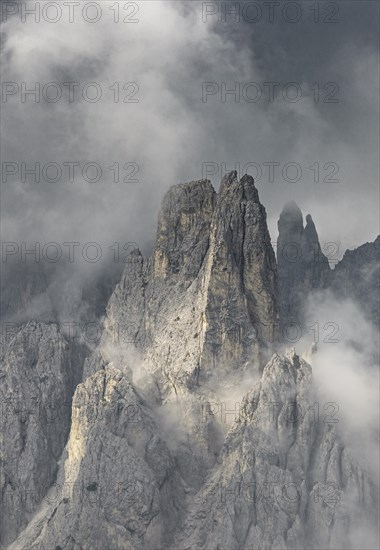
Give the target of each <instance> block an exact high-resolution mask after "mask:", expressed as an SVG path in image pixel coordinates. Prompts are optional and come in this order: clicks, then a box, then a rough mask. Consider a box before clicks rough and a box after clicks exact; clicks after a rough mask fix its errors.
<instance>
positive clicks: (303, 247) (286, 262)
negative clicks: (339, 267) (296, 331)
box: [277, 202, 331, 327]
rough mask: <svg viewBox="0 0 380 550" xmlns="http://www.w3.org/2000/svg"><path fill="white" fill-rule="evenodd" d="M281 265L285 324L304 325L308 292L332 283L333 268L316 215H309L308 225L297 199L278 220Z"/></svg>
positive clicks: (278, 252) (278, 257)
mask: <svg viewBox="0 0 380 550" xmlns="http://www.w3.org/2000/svg"><path fill="white" fill-rule="evenodd" d="M277 266H278V287H279V302H280V317H281V325H282V327H284V326H286V325H291V324H293V323H295V324H297V325H298V326H303V324H304V306H305V303H306V299H307V296H308V295H309V293H310V292H311V291H313V290H318V289H322V288H325V287H326V286H327V285H328V284H329V281H330V272H331V269H330V266H329V262H328V260H327V258H326V256H325V255H324V254H323V253H322V250H321V246H320V244H319V239H318V234H317V231H316V228H315V225H314V222H313V220H312V217H311V216H310V214H308V215H307V216H306V225H305V227H304V224H303V216H302V212H301V210H300V209H299V207H298V206H297V205H296V204H295V203H294V202H289V203H288V204H286V205H285V206H284V208H283V210H282V212H281V215H280V219H279V221H278V239H277Z"/></svg>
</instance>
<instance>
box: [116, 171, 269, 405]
mask: <svg viewBox="0 0 380 550" xmlns="http://www.w3.org/2000/svg"><path fill="white" fill-rule="evenodd" d="M277 318H278V312H277V276H276V263H275V256H274V252H273V249H272V247H271V243H270V237H269V233H268V229H267V225H266V213H265V209H264V207H263V206H262V205H261V203H260V201H259V197H258V192H257V189H256V188H255V185H254V182H253V179H252V178H251V177H250V176H244V177H243V178H242V180H241V181H238V180H237V177H236V172H232V173H230V174H228V175H227V176H225V178H224V179H223V181H222V184H221V188H220V191H219V193H218V194H217V193H216V192H215V191H214V189H213V188H212V186H211V184H210V182H209V181H205V180H202V181H196V182H191V183H190V184H186V185H178V186H174V187H173V188H171V189H170V190H169V191H168V193H167V195H166V196H165V198H164V200H163V204H162V208H161V212H160V215H159V221H158V229H157V239H156V247H155V250H154V253H153V256H152V258H150V259H148V260H144V259H143V258H142V256H141V255H140V254H139V252H138V251H136V252H135V253H134V254H132V255H131V256H130V261H129V265H128V266H127V267H126V270H125V272H124V275H123V278H122V281H121V283H120V284H119V285H118V286H117V288H116V290H115V293H114V294H113V296H112V297H111V300H110V302H109V306H108V309H107V322H106V329H107V331H108V334H109V336H110V337H111V338H113V339H114V338H115V334H117V337H118V338H119V339H120V340H121V341H122V342H124V343H126V344H129V343H135V344H136V345H137V347H138V348H139V349H140V350H141V351H142V353H143V356H144V357H145V358H146V359H147V360H148V362H149V363H150V364H151V365H152V369H153V371H154V372H156V374H157V376H159V378H160V388H161V391H162V394H163V396H164V395H166V394H167V392H168V391H173V389H174V390H175V389H176V386H177V384H181V385H185V386H186V387H189V388H191V387H192V386H194V385H197V384H202V383H204V382H206V381H207V380H208V379H210V377H212V376H214V375H215V374H216V375H221V374H226V373H231V372H233V371H237V372H241V368H242V367H243V366H245V367H246V368H248V369H251V370H253V371H256V372H259V370H260V366H261V367H262V364H261V361H262V359H261V353H262V352H263V351H265V346H266V343H267V338H265V337H263V333H264V332H266V331H269V330H270V326H272V325H273V323H275V322H276V321H277Z"/></svg>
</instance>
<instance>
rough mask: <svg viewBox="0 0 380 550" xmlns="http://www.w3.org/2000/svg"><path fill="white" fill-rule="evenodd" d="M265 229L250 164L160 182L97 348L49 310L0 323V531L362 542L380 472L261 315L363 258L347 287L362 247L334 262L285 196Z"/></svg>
mask: <svg viewBox="0 0 380 550" xmlns="http://www.w3.org/2000/svg"><path fill="white" fill-rule="evenodd" d="M278 227H279V238H278V247H277V260H276V257H275V254H274V251H273V249H272V245H271V240H270V236H269V232H268V227H267V219H266V211H265V208H264V206H263V205H262V204H261V203H260V200H259V195H258V190H257V188H256V187H255V184H254V181H253V179H252V178H251V177H250V176H247V175H246V176H244V177H243V178H242V179H241V180H240V181H239V180H238V178H237V174H236V172H232V173H229V174H227V175H226V176H225V177H224V178H223V180H222V182H221V186H220V189H219V191H218V192H216V191H215V190H214V188H213V187H212V185H211V183H210V182H209V181H208V180H200V181H193V182H190V183H187V184H180V185H175V186H173V187H171V188H170V189H169V191H168V192H167V193H166V195H165V197H164V199H163V201H162V206H161V210H160V213H159V217H158V225H157V235H156V242H155V247H154V250H153V253H152V255H151V256H150V257H148V258H144V257H143V255H142V254H141V252H140V251H139V250H138V249H135V250H134V251H133V252H132V253H131V254H130V256H129V257H128V261H127V264H126V266H125V270H124V273H123V275H122V277H121V280H120V282H119V283H118V284H117V285H116V288H115V289H114V291H113V293H112V295H111V297H110V299H109V301H108V305H107V308H106V314H105V318H104V323H103V325H104V329H103V334H102V338H101V341H100V343H99V345H98V346H97V347H96V348H92V349H91V350H90V349H87V350H84V348H83V346H74V345H73V343H72V342H71V341H69V340H68V339H67V336H66V335H65V334H63V333H62V332H61V330H60V329H59V326H58V325H57V324H56V323H54V322H51V323H43V322H37V321H29V322H27V323H24V324H20V325H19V326H18V327H17V330H15V331H14V332H12V333H11V334H9V335H8V337H7V338H5V340H4V341H3V342H2V345H1V359H2V362H1V370H0V375H1V381H2V384H1V390H0V391H1V394H2V403H3V404H4V405H3V410H2V413H3V414H2V417H1V422H2V439H1V448H0V460H1V477H0V482H1V492H2V493H1V494H2V507H1V509H2V511H1V517H0V543H1V545H2V546H1V547H2V548H4V549H9V550H21V549H28V550H53V549H55V550H161V549H169V550H196V549H204V550H227V549H228V550H231V549H239V550H253V549H255V550H280V549H283V550H291V549H292V550H293V549H299V550H301V549H310V550H317V549H324V550H327V549H336V550H338V549H342V548H345V549H354V548H368V549H369V548H377V547H378V539H377V535H376V522H377V515H378V481H377V480H376V478H375V476H374V475H373V474H372V473H371V472H370V471H368V469H367V468H366V467H365V466H364V465H363V464H361V463H360V460H359V459H358V457H357V455H356V454H355V453H354V452H352V449H351V446H350V442H349V441H347V440H346V439H345V434H344V432H341V431H340V430H339V426H338V425H337V423H336V418H335V417H334V414H333V412H334V411H333V412H332V413H331V411H330V410H328V411H327V413H331V414H326V411H325V413H324V415H323V417H322V416H321V413H320V410H319V407H318V405H319V403H318V399H319V397H318V392H317V390H316V387H315V383H314V379H313V369H312V366H311V365H310V364H309V363H308V362H307V361H306V360H305V358H304V357H302V356H301V354H300V353H299V352H298V353H297V351H298V350H297V351H296V350H295V349H294V348H291V349H288V350H287V351H285V350H284V348H283V342H282V338H281V332H280V331H278V327H281V326H283V325H284V324H285V323H286V322H288V321H289V319H291V320H293V321H296V322H298V323H300V324H302V323H303V308H304V305H305V301H306V299H307V297H308V295H309V294H310V293H311V292H312V291H313V290H320V289H323V288H329V289H331V291H332V292H335V290H334V288H335V286H336V285H338V286H341V281H342V279H343V280H344V281H347V283H346V284H345V285H344V286H345V288H350V285H352V284H353V283H352V281H353V278H354V277H356V276H357V274H358V273H361V274H362V273H365V274H367V275H368V276H367V278H366V279H365V281H364V282H363V283H362V284H361V286H360V289H361V290H360V291H358V299H360V296H362V295H364V294H365V292H366V291H365V289H366V288H367V287H366V285H369V286H370V287H371V288H372V286H373V285H374V276H373V273H374V272H375V270H376V268H378V265H379V258H378V256H375V254H373V255H372V256H371V257H370V258H369V262H368V261H367V260H365V261H366V264H367V265H366V266H364V265H363V261H364V260H363V257H364V256H368V254H369V253H368V251H367V248H368V247H367V248H366V250H364V249H363V250H361V249H357V250H358V251H359V252H350V253H346V255H345V256H344V258H343V260H342V261H341V264H340V267H339V265H338V266H337V267H336V268H335V271H336V274H334V271H333V270H332V269H331V268H330V266H329V263H328V260H327V258H326V257H325V256H324V255H323V254H322V252H321V247H320V244H319V239H318V235H317V231H316V228H315V225H314V222H313V220H312V218H311V216H309V215H308V216H307V217H306V225H305V226H304V224H303V216H302V213H301V211H300V209H299V208H298V206H297V205H296V204H295V203H289V204H287V205H286V206H285V207H284V210H283V212H282V213H281V216H280V220H279V224H278ZM376 242H377V241H376ZM376 250H377V249H376ZM371 251H372V248H371ZM377 253H378V252H376V254H377ZM363 254H364V256H363ZM295 258H296V259H297V261H294V259H295ZM339 277H340V283H338V282H337V281H338V279H339ZM334 285H335V286H334ZM366 314H368V317H369V318H370V317H371V316H372V317H373V316H374V310H373V308H371V307H368V308H367V309H366ZM301 351H303V350H301ZM314 351H315V350H314ZM317 353H318V352H317ZM85 356H86V357H85ZM310 357H312V356H311V355H310Z"/></svg>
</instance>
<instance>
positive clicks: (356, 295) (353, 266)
mask: <svg viewBox="0 0 380 550" xmlns="http://www.w3.org/2000/svg"><path fill="white" fill-rule="evenodd" d="M331 287H332V289H333V290H334V292H335V294H336V295H337V296H340V297H342V298H350V299H352V300H354V301H355V302H356V303H357V305H358V306H359V307H360V308H361V309H362V310H363V312H364V313H365V315H366V316H367V318H368V319H369V320H371V321H372V322H373V323H374V324H375V325H377V326H379V323H380V315H379V313H380V311H379V287H380V235H379V236H378V237H377V238H376V239H375V241H374V242H371V243H365V244H363V245H362V246H359V247H358V248H355V249H354V250H346V252H345V254H344V256H343V258H342V259H341V261H340V262H338V263H337V265H336V267H335V269H334V271H333V273H332V283H331Z"/></svg>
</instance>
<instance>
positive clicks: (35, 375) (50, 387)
mask: <svg viewBox="0 0 380 550" xmlns="http://www.w3.org/2000/svg"><path fill="white" fill-rule="evenodd" d="M7 328H8V330H7V331H3V334H2V341H1V367H0V377H1V386H0V397H1V407H2V410H1V434H2V435H1V447H0V461H1V468H0V488H1V507H2V513H1V517H0V541H1V542H2V543H4V544H6V543H7V542H10V541H12V540H13V539H14V538H15V537H16V536H17V534H18V533H19V532H20V530H21V529H22V528H23V527H25V525H26V523H27V522H28V521H29V519H30V518H31V517H32V515H33V513H34V512H35V510H36V508H37V506H38V505H39V503H40V502H41V501H42V499H43V498H44V496H45V494H46V493H47V491H48V489H49V488H50V487H51V485H52V483H53V482H54V480H55V476H56V474H57V470H58V462H59V459H60V456H61V454H62V451H63V449H64V446H65V444H66V441H67V437H68V433H69V430H70V417H71V399H72V395H73V393H74V389H75V386H76V384H77V383H78V382H79V380H80V378H81V371H82V363H83V354H82V353H81V351H80V349H77V348H73V347H71V346H70V345H69V344H68V342H67V341H66V340H65V338H64V336H63V335H62V333H61V331H60V330H59V328H58V327H57V325H54V324H50V325H46V324H42V323H35V322H29V323H27V324H26V325H22V326H21V327H15V326H14V325H11V326H8V327H7ZM2 329H4V326H3V327H2Z"/></svg>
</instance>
